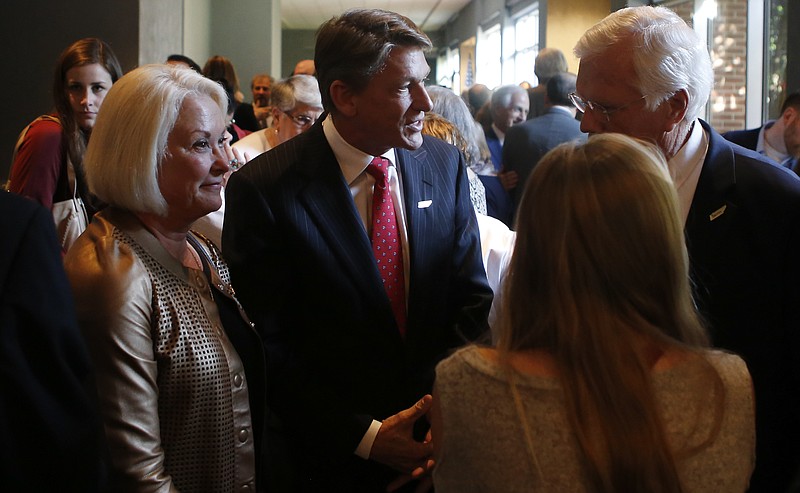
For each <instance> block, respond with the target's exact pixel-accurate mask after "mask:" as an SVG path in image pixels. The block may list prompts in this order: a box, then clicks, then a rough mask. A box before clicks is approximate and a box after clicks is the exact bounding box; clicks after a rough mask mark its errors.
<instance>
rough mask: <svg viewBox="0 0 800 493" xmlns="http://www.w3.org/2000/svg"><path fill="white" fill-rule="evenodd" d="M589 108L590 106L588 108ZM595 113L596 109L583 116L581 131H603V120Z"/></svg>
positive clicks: (588, 132) (594, 132) (595, 132)
mask: <svg viewBox="0 0 800 493" xmlns="http://www.w3.org/2000/svg"><path fill="white" fill-rule="evenodd" d="M587 109H588V108H587ZM600 118H602V117H598V116H596V115H595V114H594V111H587V112H585V113H584V114H583V118H581V132H583V133H587V134H599V133H602V132H603V122H602V120H600Z"/></svg>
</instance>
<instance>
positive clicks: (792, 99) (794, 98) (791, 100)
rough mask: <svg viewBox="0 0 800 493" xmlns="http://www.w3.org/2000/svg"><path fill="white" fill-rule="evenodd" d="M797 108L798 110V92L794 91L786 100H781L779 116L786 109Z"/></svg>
mask: <svg viewBox="0 0 800 493" xmlns="http://www.w3.org/2000/svg"><path fill="white" fill-rule="evenodd" d="M789 107H792V108H797V109H798V110H800V91H795V92H792V93H789V94H787V95H786V99H784V100H783V104H782V105H781V115H782V114H783V112H784V111H786V108H789Z"/></svg>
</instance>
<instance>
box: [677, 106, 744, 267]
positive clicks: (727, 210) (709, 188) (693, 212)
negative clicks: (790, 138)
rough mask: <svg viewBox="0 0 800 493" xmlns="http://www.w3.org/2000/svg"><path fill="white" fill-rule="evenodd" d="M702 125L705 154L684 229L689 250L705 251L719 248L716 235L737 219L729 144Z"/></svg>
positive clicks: (732, 159)
mask: <svg viewBox="0 0 800 493" xmlns="http://www.w3.org/2000/svg"><path fill="white" fill-rule="evenodd" d="M701 124H702V125H703V129H704V130H705V131H706V133H707V135H708V138H709V143H708V152H707V154H706V158H705V161H704V162H703V169H702V170H701V171H700V178H699V180H698V182H697V189H696V190H695V193H694V197H693V199H692V206H691V208H690V209H689V215H688V217H687V219H686V228H685V230H686V241H687V245H688V247H689V250H690V251H697V250H701V251H704V252H706V251H708V249H709V248H710V247H711V246H712V245H717V246H718V245H720V243H719V241H718V235H720V234H722V233H724V232H725V231H727V230H728V229H729V228H730V227H731V225H732V224H733V223H734V220H735V218H736V214H737V205H736V200H735V191H736V164H735V160H734V156H733V150H732V149H731V147H730V145H729V144H727V142H726V141H725V140H724V139H723V138H722V137H721V136H720V135H719V134H717V133H716V132H715V131H714V130H712V129H711V128H710V127H709V126H708V125H707V124H706V123H705V122H702V121H701Z"/></svg>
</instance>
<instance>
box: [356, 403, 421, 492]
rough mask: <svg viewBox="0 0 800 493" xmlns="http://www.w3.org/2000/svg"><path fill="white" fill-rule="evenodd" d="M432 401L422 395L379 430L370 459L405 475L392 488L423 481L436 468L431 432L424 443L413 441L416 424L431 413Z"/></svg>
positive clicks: (386, 421) (386, 420)
mask: <svg viewBox="0 0 800 493" xmlns="http://www.w3.org/2000/svg"><path fill="white" fill-rule="evenodd" d="M432 402H433V397H431V396H430V395H429V394H428V395H425V396H423V397H422V399H420V400H418V401H417V403H416V404H414V405H413V406H411V407H409V408H408V409H404V410H402V411H400V412H399V413H397V414H395V415H393V416H390V417H388V418H386V419H385V420H384V421H383V423H382V424H381V427H380V429H379V430H378V434H377V436H376V437H375V442H373V444H372V450H371V451H370V456H369V458H370V459H371V460H374V461H376V462H380V463H381V464H385V465H387V466H389V467H391V468H392V469H395V470H396V471H399V472H400V473H402V476H401V477H400V478H398V480H397V481H395V482H393V483H392V485H393V486H396V487H399V486H402V485H403V484H405V483H406V482H408V481H410V480H413V479H418V478H422V477H423V476H426V475H427V474H429V473H430V471H431V469H432V468H433V464H434V463H433V443H432V442H431V436H430V432H428V435H427V436H426V437H425V440H424V441H422V442H418V441H416V440H414V423H416V421H417V420H419V419H420V418H422V417H424V416H425V415H426V414H427V413H428V411H429V410H430V408H431V404H432Z"/></svg>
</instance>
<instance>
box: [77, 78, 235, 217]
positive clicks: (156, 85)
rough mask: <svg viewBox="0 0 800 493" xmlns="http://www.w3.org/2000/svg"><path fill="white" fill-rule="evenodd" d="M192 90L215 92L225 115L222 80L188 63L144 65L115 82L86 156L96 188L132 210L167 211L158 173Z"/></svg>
mask: <svg viewBox="0 0 800 493" xmlns="http://www.w3.org/2000/svg"><path fill="white" fill-rule="evenodd" d="M189 95H205V96H208V97H210V98H211V99H212V100H214V102H215V103H217V105H218V106H219V109H220V112H221V113H220V114H222V115H225V113H226V108H227V105H228V100H227V96H226V95H225V91H224V89H222V86H221V85H219V84H217V83H216V82H214V81H212V80H211V79H207V78H206V77H203V76H202V75H200V74H198V73H197V72H195V71H194V70H192V69H189V68H184V67H176V66H172V65H155V64H154V65H143V66H141V67H139V68H137V69H135V70H132V71H131V72H129V73H127V74H126V75H124V76H123V77H122V78H120V79H119V80H118V81H117V82H116V83H115V84H114V85H113V86H112V87H111V89H110V90H109V91H108V95H107V96H106V98H105V100H104V101H103V109H102V111H100V112H99V114H98V115H97V123H96V124H95V127H94V129H93V130H92V136H91V138H90V139H89V145H88V148H87V149H86V157H85V159H84V166H85V169H86V181H87V183H88V185H89V189H90V190H91V192H92V193H93V194H95V195H96V196H97V197H98V198H99V199H100V200H102V201H103V202H105V203H107V204H109V205H114V206H117V207H121V208H123V209H127V210H130V211H134V212H149V213H153V214H159V215H162V216H163V215H165V214H166V213H167V202H166V200H165V199H164V196H163V195H162V194H161V190H160V188H159V186H158V173H159V170H160V167H161V162H162V160H163V158H164V155H165V153H166V149H167V139H168V138H169V134H170V132H172V129H173V127H174V126H175V122H176V121H177V120H178V115H179V114H180V111H181V107H182V106H183V101H184V100H185V99H186V97H187V96H189Z"/></svg>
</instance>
